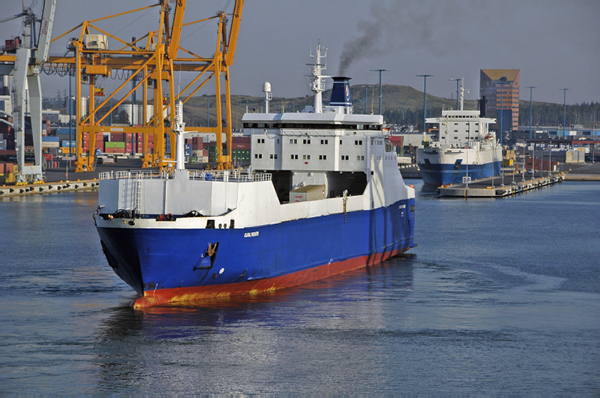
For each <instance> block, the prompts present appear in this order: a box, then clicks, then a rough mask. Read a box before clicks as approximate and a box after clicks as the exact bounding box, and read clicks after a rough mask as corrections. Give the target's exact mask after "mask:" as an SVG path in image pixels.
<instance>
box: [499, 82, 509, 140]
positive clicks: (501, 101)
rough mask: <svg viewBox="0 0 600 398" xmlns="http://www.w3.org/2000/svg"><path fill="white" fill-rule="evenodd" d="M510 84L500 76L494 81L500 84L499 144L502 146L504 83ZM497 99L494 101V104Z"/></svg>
mask: <svg viewBox="0 0 600 398" xmlns="http://www.w3.org/2000/svg"><path fill="white" fill-rule="evenodd" d="M506 84H510V82H507V81H506V77H502V78H500V79H499V80H497V81H496V85H499V86H500V146H501V147H503V148H504V146H503V144H502V138H503V137H502V136H503V135H504V126H503V123H504V85H506ZM497 103H498V101H496V104H497ZM496 108H497V107H496Z"/></svg>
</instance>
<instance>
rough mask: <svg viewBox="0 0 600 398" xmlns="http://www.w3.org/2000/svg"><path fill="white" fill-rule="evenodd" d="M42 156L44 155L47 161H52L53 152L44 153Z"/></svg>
mask: <svg viewBox="0 0 600 398" xmlns="http://www.w3.org/2000/svg"><path fill="white" fill-rule="evenodd" d="M42 156H43V157H44V159H46V161H47V162H51V161H52V154H51V153H42Z"/></svg>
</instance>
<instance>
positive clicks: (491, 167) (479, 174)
mask: <svg viewBox="0 0 600 398" xmlns="http://www.w3.org/2000/svg"><path fill="white" fill-rule="evenodd" d="M501 165H502V162H500V161H498V162H493V163H486V164H480V165H469V172H468V174H467V166H466V165H460V166H455V165H454V164H439V163H438V164H431V163H430V164H427V163H422V164H419V168H420V169H421V176H422V177H423V183H424V184H426V185H429V186H434V187H436V188H437V187H441V186H442V185H450V184H460V183H462V178H463V177H467V176H470V177H471V179H472V180H479V179H482V178H489V177H495V176H498V175H500V168H501Z"/></svg>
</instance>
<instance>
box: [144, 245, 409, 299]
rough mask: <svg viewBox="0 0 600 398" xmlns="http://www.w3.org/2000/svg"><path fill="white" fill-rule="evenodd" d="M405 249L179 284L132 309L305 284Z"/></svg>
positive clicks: (148, 294)
mask: <svg viewBox="0 0 600 398" xmlns="http://www.w3.org/2000/svg"><path fill="white" fill-rule="evenodd" d="M406 250H408V249H403V250H393V251H390V252H384V253H378V254H375V255H372V256H362V257H355V258H352V259H348V260H345V261H338V262H335V263H331V264H324V265H321V266H318V267H314V268H310V269H307V270H304V271H298V272H294V273H292V274H288V275H283V276H278V277H274V278H269V279H261V280H257V281H246V282H240V283H229V284H226V285H211V286H197V287H180V288H173V289H159V290H152V291H145V292H144V296H142V297H140V298H138V299H137V300H135V301H134V303H133V308H135V309H142V308H147V307H153V306H157V305H164V304H168V305H172V304H177V303H181V302H190V301H199V300H206V299H215V298H217V299H218V298H227V297H232V296H241V295H245V294H260V293H264V292H273V291H276V290H280V289H286V288H290V287H294V286H299V285H304V284H307V283H310V282H313V281H317V280H320V279H325V278H328V277H330V276H334V275H338V274H341V273H343V272H347V271H352V270H355V269H359V268H363V267H366V266H368V265H375V264H379V263H381V262H382V261H385V260H387V259H389V258H391V257H394V256H397V255H399V254H401V253H403V252H405V251H406Z"/></svg>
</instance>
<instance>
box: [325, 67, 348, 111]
mask: <svg viewBox="0 0 600 398" xmlns="http://www.w3.org/2000/svg"><path fill="white" fill-rule="evenodd" d="M332 79H333V89H332V90H331V102H330V103H329V105H330V106H343V107H345V108H346V109H347V111H346V112H344V113H352V111H351V110H352V98H351V97H350V78H349V77H344V76H336V77H332Z"/></svg>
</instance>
